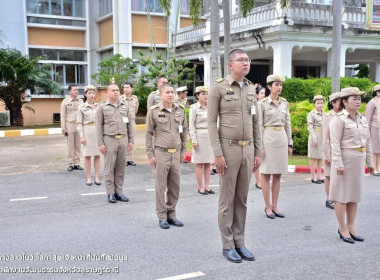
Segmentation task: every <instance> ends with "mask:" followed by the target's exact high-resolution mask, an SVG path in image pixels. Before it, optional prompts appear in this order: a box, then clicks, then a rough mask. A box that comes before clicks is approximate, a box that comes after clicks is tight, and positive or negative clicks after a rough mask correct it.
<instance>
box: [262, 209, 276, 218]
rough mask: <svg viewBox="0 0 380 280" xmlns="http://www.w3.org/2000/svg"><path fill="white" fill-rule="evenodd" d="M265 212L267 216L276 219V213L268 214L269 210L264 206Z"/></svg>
mask: <svg viewBox="0 0 380 280" xmlns="http://www.w3.org/2000/svg"><path fill="white" fill-rule="evenodd" d="M264 212H265V214H266V215H267V218H269V219H274V218H275V217H276V216H275V215H274V214H268V213H267V210H266V209H265V208H264Z"/></svg>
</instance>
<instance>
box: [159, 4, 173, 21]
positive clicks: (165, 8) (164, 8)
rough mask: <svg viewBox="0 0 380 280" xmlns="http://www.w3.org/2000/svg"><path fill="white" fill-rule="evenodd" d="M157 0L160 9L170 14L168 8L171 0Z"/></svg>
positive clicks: (170, 5)
mask: <svg viewBox="0 0 380 280" xmlns="http://www.w3.org/2000/svg"><path fill="white" fill-rule="evenodd" d="M158 2H159V3H160V5H161V7H162V9H163V10H164V11H165V13H166V16H167V17H169V16H170V9H171V7H172V1H171V0H169V1H168V0H158Z"/></svg>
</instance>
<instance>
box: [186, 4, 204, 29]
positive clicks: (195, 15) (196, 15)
mask: <svg viewBox="0 0 380 280" xmlns="http://www.w3.org/2000/svg"><path fill="white" fill-rule="evenodd" d="M189 4H190V20H191V22H192V23H193V24H194V26H197V25H198V24H199V20H200V17H201V13H202V8H203V0H190V2H189Z"/></svg>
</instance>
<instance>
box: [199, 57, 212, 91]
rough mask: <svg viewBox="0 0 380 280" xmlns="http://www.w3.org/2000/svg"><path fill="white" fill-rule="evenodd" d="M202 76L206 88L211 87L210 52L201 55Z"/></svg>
mask: <svg viewBox="0 0 380 280" xmlns="http://www.w3.org/2000/svg"><path fill="white" fill-rule="evenodd" d="M202 57H203V65H204V66H203V67H204V68H203V76H204V78H203V79H204V85H205V86H206V87H208V88H210V87H211V85H212V83H213V82H214V81H211V53H206V54H204V55H203V56H202Z"/></svg>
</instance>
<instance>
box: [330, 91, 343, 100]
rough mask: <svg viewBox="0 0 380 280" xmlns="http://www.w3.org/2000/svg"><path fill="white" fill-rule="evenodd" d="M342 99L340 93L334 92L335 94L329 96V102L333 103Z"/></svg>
mask: <svg viewBox="0 0 380 280" xmlns="http://www.w3.org/2000/svg"><path fill="white" fill-rule="evenodd" d="M338 98H340V92H334V93H333V94H331V95H330V96H329V102H332V101H334V100H335V99H338Z"/></svg>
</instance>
